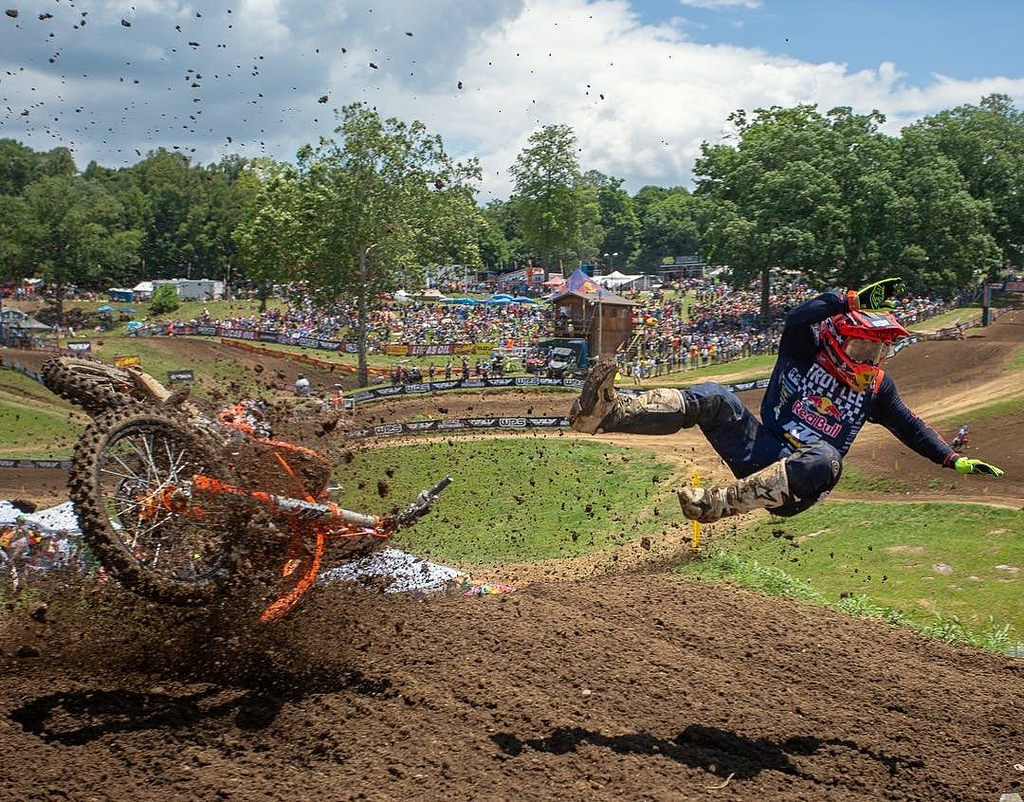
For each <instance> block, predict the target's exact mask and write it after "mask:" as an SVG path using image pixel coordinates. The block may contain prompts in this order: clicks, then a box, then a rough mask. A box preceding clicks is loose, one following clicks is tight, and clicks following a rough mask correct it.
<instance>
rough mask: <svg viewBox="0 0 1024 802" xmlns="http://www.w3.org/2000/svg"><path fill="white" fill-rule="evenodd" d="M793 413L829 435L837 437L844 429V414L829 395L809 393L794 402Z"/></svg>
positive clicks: (815, 428)
mask: <svg viewBox="0 0 1024 802" xmlns="http://www.w3.org/2000/svg"><path fill="white" fill-rule="evenodd" d="M793 414H794V415H796V417H798V418H799V419H800V420H802V421H803V422H804V423H806V424H807V425H808V426H810V427H811V428H812V429H814V430H816V431H819V432H821V433H822V434H824V435H827V436H828V437H836V436H838V435H839V433H840V432H841V431H842V429H843V414H842V412H840V410H839V407H838V406H836V404H835V402H834V401H833V400H832V399H831V398H829V397H828V396H823V395H807V396H804V397H803V398H798V399H796V401H794V402H793Z"/></svg>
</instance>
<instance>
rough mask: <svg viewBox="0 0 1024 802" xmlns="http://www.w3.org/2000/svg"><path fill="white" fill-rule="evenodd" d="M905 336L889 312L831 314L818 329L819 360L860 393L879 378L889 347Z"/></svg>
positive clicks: (829, 370) (903, 330) (904, 332)
mask: <svg viewBox="0 0 1024 802" xmlns="http://www.w3.org/2000/svg"><path fill="white" fill-rule="evenodd" d="M908 336H910V334H909V332H908V331H907V330H906V329H905V328H903V326H901V325H900V324H899V323H898V322H897V320H896V318H895V317H893V316H892V314H891V313H889V312H862V311H859V310H858V311H852V312H846V313H843V314H840V315H833V316H832V317H830V318H826V319H825V320H823V321H822V322H821V326H820V328H819V330H818V341H819V346H820V350H819V351H818V362H819V364H821V366H822V367H824V368H825V370H827V371H828V372H829V373H831V374H832V375H833V376H835V377H836V378H837V379H839V381H841V382H842V383H843V384H845V385H846V386H847V387H850V388H851V389H853V390H857V391H858V392H861V391H863V390H867V389H868V388H869V387H872V386H873V385H874V384H875V382H876V381H878V377H879V376H880V375H881V370H880V367H881V365H882V363H883V362H884V361H885V358H886V357H887V356H889V354H890V351H891V350H892V346H893V345H894V344H895V343H896V342H898V341H899V340H902V339H903V338H904V337H908Z"/></svg>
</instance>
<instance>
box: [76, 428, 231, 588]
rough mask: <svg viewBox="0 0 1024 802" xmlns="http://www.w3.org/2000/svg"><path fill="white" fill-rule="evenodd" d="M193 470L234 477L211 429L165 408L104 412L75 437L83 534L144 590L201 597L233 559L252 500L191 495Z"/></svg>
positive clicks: (225, 575) (123, 578)
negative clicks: (202, 430) (207, 433)
mask: <svg viewBox="0 0 1024 802" xmlns="http://www.w3.org/2000/svg"><path fill="white" fill-rule="evenodd" d="M195 475H202V476H207V477H211V478H213V479H218V480H221V481H225V482H228V483H230V482H231V478H232V477H231V474H230V470H229V469H228V468H227V467H226V465H225V464H224V463H223V462H222V461H221V459H220V457H219V455H218V454H217V453H216V452H215V451H214V450H213V448H211V446H210V445H209V439H208V438H203V437H202V436H201V435H200V434H199V433H197V432H196V431H194V430H193V429H192V428H191V427H189V426H188V424H187V423H185V422H183V421H181V420H178V419H174V418H170V417H167V416H165V415H161V414H158V413H153V412H144V411H142V412H140V411H137V410H136V411H131V410H129V411H127V412H113V413H108V414H107V415H104V416H102V417H100V418H98V419H97V420H96V421H94V422H93V424H92V425H91V426H90V427H89V429H87V430H86V432H85V434H84V435H83V436H82V438H81V439H80V440H79V443H78V446H77V447H76V449H75V454H74V459H73V461H72V465H71V470H70V473H69V479H68V485H69V490H70V495H71V500H72V502H73V503H74V506H75V511H76V512H77V514H78V521H79V525H80V526H81V528H82V536H83V538H84V540H85V542H86V543H87V544H88V546H89V547H90V548H91V549H92V550H93V551H94V552H95V554H96V556H97V558H98V559H99V560H100V562H101V563H102V564H103V566H104V567H105V568H106V569H107V570H108V571H109V572H110V573H111V574H112V575H113V576H114V577H115V578H116V579H117V580H118V581H119V582H121V584H123V585H124V586H126V587H127V588H129V589H130V590H132V591H133V592H135V593H137V594H139V595H140V596H143V597H145V598H148V599H151V600H153V601H158V602H164V603H168V604H193V605H194V604H202V603H205V602H207V601H209V600H210V599H212V598H213V597H214V596H215V595H216V594H217V593H218V592H219V591H220V590H222V589H223V587H224V586H225V584H226V583H227V582H228V581H230V580H231V579H232V577H233V575H234V574H235V573H236V571H237V569H238V565H239V549H238V548H237V544H238V541H239V540H240V539H241V533H242V532H243V531H244V530H245V527H246V523H247V518H248V507H249V506H250V505H249V504H247V502H246V500H245V499H242V498H239V497H236V496H230V495H228V494H220V495H212V494H203V495H202V496H201V497H197V498H195V499H191V498H190V497H189V496H188V493H187V492H186V488H188V487H189V486H190V484H191V481H192V478H193V476H195Z"/></svg>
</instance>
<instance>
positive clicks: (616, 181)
mask: <svg viewBox="0 0 1024 802" xmlns="http://www.w3.org/2000/svg"><path fill="white" fill-rule="evenodd" d="M583 181H584V183H585V184H589V185H590V186H592V187H594V188H595V189H596V190H597V204H598V207H599V209H600V217H599V219H598V222H599V224H600V226H601V232H602V233H603V235H604V239H603V241H602V242H600V243H599V245H598V248H599V252H600V253H618V254H619V256H620V257H621V263H622V264H627V263H629V264H635V260H633V259H632V255H633V252H634V251H635V250H636V248H637V245H638V244H639V240H640V218H639V217H637V214H636V208H635V206H634V204H633V199H632V198H631V197H630V196H629V193H628V192H626V190H624V189H623V188H622V185H623V184H624V183H625V180H624V179H622V178H613V177H609V176H606V175H604V173H601V172H598V171H597V170H588V171H587V172H586V173H585V174H584V176H583Z"/></svg>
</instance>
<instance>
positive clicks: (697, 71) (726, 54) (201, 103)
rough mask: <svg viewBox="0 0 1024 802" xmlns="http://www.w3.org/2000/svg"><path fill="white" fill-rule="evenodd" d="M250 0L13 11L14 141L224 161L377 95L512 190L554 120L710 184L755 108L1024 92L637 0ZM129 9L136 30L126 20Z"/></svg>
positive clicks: (279, 143)
mask: <svg viewBox="0 0 1024 802" xmlns="http://www.w3.org/2000/svg"><path fill="white" fill-rule="evenodd" d="M132 6H134V10H131V7H132ZM40 7H41V8H42V6H40ZM231 7H232V9H233V10H232V12H231V13H230V14H229V13H227V11H226V9H225V8H223V7H219V8H218V9H217V10H212V9H211V10H205V9H200V8H199V7H198V6H193V5H190V4H186V3H183V2H164V1H163V0H145V2H138V0H133V2H131V3H130V4H129V3H126V2H125V3H114V2H111V3H108V4H106V5H102V4H101V5H100V6H98V7H97V10H96V11H94V12H93V13H91V14H90V15H89V17H90V20H92V23H91V24H90V25H89V27H88V28H86V29H84V30H74V31H72V30H71V27H70V23H71V22H73V21H75V20H76V19H77V18H78V15H79V12H78V11H77V10H71V9H69V8H68V7H67V6H66V5H63V4H62V5H61V6H57V7H56V9H57V11H55V19H54V20H52V21H50V22H49V23H46V24H43V23H39V22H38V21H36V20H34V19H33V18H31V16H30V14H29V13H28V12H26V13H25V14H24V15H23V16H22V17H21V19H20V21H19V22H18V24H17V26H16V27H12V26H11V25H10V24H7V25H0V125H2V134H0V135H2V136H14V137H17V138H19V139H22V140H23V141H25V142H26V143H28V144H30V145H31V146H33V147H36V148H39V149H42V148H50V147H54V146H56V145H57V144H69V143H70V144H73V145H74V147H75V154H76V158H77V159H78V161H79V164H80V166H84V164H85V163H86V162H87V161H88V160H90V159H94V158H95V159H98V160H99V161H100V162H101V163H104V164H111V165H115V166H116V165H119V164H122V163H127V164H130V163H134V162H135V161H136V160H137V157H136V155H135V150H136V149H137V148H138V149H139V150H141V151H142V152H143V153H144V152H146V151H147V150H149V149H152V148H154V147H157V146H161V145H162V146H165V147H174V146H178V147H179V148H182V149H183V150H184V151H185V152H186V153H189V154H190V155H192V156H193V157H194V158H195V159H196V160H198V161H201V162H204V163H205V162H209V161H214V160H216V159H218V158H220V157H222V156H224V155H226V154H229V153H242V154H245V155H261V154H266V155H271V156H274V157H275V158H278V159H290V158H292V157H293V156H294V154H295V150H296V148H297V147H298V146H299V145H300V144H302V143H305V142H315V141H316V139H317V137H318V136H320V135H325V134H329V133H330V131H331V130H332V129H333V127H334V124H335V122H334V115H333V109H335V108H340V107H341V106H343V105H346V104H348V103H350V102H352V101H355V100H363V101H366V102H368V103H370V104H371V105H373V106H375V107H376V108H377V109H378V110H380V111H381V113H383V114H385V115H394V116H397V117H399V118H401V119H404V120H413V119H419V120H422V121H423V122H425V123H426V124H427V125H428V127H429V128H430V129H431V130H432V131H434V132H437V133H440V134H441V135H442V136H443V138H444V141H445V144H446V146H447V148H448V150H449V151H450V152H452V153H453V154H455V155H457V156H462V155H475V156H477V157H479V158H480V159H481V162H482V164H483V167H484V173H485V183H484V192H483V194H482V195H481V200H483V201H486V200H488V199H489V198H492V197H504V196H506V195H507V194H508V192H509V191H510V185H509V178H508V172H507V171H508V167H509V166H510V165H511V164H512V162H513V161H514V159H515V156H516V154H517V153H518V152H519V151H520V150H521V149H522V148H523V146H524V145H525V144H526V141H527V138H528V137H529V135H530V134H531V133H532V132H533V131H535V130H537V129H539V128H540V127H541V126H543V125H546V124H551V123H565V124H567V125H569V126H571V127H572V128H573V129H574V130H575V132H576V135H577V137H578V139H579V144H580V154H579V155H580V161H581V164H582V166H583V168H584V169H598V170H601V171H602V172H605V173H608V174H610V175H615V176H618V177H621V178H625V179H626V181H627V184H626V185H627V187H628V188H629V189H630V190H631V191H635V190H636V189H638V188H639V187H641V186H643V185H644V184H659V185H663V186H668V185H677V184H681V185H688V184H690V182H691V180H692V169H693V164H694V160H695V158H696V157H697V156H698V154H699V148H700V144H701V142H702V141H711V142H716V141H719V139H720V137H721V136H722V135H723V134H724V133H725V126H726V120H727V117H728V115H729V114H730V113H731V112H733V111H735V110H736V109H738V108H744V109H747V110H753V109H755V108H759V107H768V106H772V105H780V106H790V105H793V104H796V103H816V104H818V106H819V108H821V109H822V110H827V109H829V108H831V107H833V106H839V105H842V106H852V107H853V108H854V109H855V110H856V111H858V112H862V113H866V112H869V111H871V110H872V109H878V110H879V111H881V112H883V113H884V114H885V115H886V116H887V118H888V123H887V126H886V130H887V132H889V133H892V134H896V133H898V131H899V129H900V127H901V126H902V125H905V124H906V123H907V122H910V121H912V120H914V119H917V118H919V117H921V116H923V115H926V114H931V113H935V112H937V111H939V110H942V109H946V108H951V107H953V106H956V105H959V104H962V103H976V102H978V100H979V99H980V98H981V97H982V96H983V95H985V94H988V93H991V92H1002V93H1006V94H1008V95H1010V96H1011V97H1014V98H1015V99H1016V100H1017V101H1018V103H1019V102H1020V100H1021V99H1024V79H1022V78H1020V77H1017V78H1012V77H1009V78H1006V77H991V78H985V79H976V80H971V81H965V80H957V79H953V78H949V77H946V76H942V75H935V76H933V80H932V81H931V82H930V83H928V84H927V85H924V86H911V85H908V84H907V83H906V82H905V81H906V77H905V76H904V75H903V74H901V72H900V70H899V66H898V64H899V62H898V57H899V54H898V53H897V54H894V60H893V61H889V62H883V63H880V64H879V65H878V66H877V67H875V68H873V69H866V70H858V71H856V72H850V71H849V70H848V68H847V67H846V66H845V65H843V64H840V63H832V62H826V63H820V64H813V63H808V62H804V61H799V60H797V59H794V58H790V57H787V56H781V55H777V54H773V53H769V52H765V51H763V50H758V49H751V48H740V47H735V46H727V45H707V44H698V43H695V42H692V41H690V40H689V39H688V37H687V35H686V28H685V27H684V26H685V25H687V24H688V23H685V22H684V21H682V20H672V21H670V22H666V23H664V24H662V25H646V24H643V23H642V22H641V21H640V18H639V16H638V15H637V14H636V13H635V12H634V11H632V10H631V6H630V4H629V3H628V2H627V1H626V0H594V1H593V2H586V0H480V1H479V2H475V3H465V2H461V0H432V2H430V3H423V2H421V0H379V2H377V1H375V2H374V4H373V5H372V7H371V6H365V7H362V6H361V7H357V6H355V5H352V4H349V3H344V2H338V0H306V2H303V3H297V2H287V1H286V0H239V1H238V2H236V3H233V4H232V6H231ZM47 8H49V6H47ZM126 8H127V9H128V11H125V9H126ZM371 9H372V10H371ZM129 12H130V13H131V19H130V21H131V22H132V27H131V28H125V27H123V26H121V25H120V19H121V18H122V17H126V15H127V14H128V13H129ZM197 14H201V16H197ZM61 15H63V16H61ZM104 20H105V22H104ZM8 22H9V21H8ZM58 23H59V24H58ZM179 28H180V30H179ZM49 31H52V32H56V34H57V35H56V37H49V36H48V32H49ZM410 34H411V35H410ZM189 42H195V43H196V44H195V45H194V46H193V45H190V44H189ZM54 52H58V53H59V58H58V59H57V63H56V65H51V64H50V63H49V62H48V58H49V57H51V55H52V54H53V53H54ZM371 62H372V63H374V64H375V65H376V69H374V68H372V67H371V66H370V63H371ZM7 71H10V74H8V72H7ZM83 75H87V76H88V77H86V78H83V77H82V76H83ZM198 76H201V77H198ZM136 82H137V83H136ZM460 82H461V84H462V87H461V88H459V83H460ZM324 95H326V96H327V98H328V101H327V102H326V103H320V102H318V100H319V99H320V98H321V97H323V96H324ZM23 110H28V111H29V112H30V113H29V114H28V115H27V116H26V115H22V113H21V112H22V111H23ZM228 137H230V141H228Z"/></svg>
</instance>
